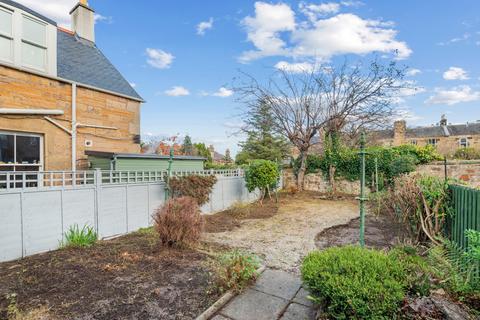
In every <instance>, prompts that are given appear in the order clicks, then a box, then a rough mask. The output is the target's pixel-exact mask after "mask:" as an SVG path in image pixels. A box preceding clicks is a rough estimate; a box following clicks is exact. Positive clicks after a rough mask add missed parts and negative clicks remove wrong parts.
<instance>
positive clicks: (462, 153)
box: [453, 147, 480, 160]
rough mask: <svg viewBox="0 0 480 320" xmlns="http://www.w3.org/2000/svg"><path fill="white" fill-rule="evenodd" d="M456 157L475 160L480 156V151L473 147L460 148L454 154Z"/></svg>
mask: <svg viewBox="0 0 480 320" xmlns="http://www.w3.org/2000/svg"><path fill="white" fill-rule="evenodd" d="M453 158H454V159H462V160H475V159H479V158H480V152H478V151H477V150H475V149H474V148H471V147H466V148H460V149H457V151H455V153H454V154H453Z"/></svg>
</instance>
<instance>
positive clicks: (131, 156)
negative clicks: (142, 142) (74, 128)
mask: <svg viewBox="0 0 480 320" xmlns="http://www.w3.org/2000/svg"><path fill="white" fill-rule="evenodd" d="M85 154H86V155H87V156H88V162H89V165H90V167H91V168H92V169H102V170H120V171H121V170H124V171H161V170H167V169H168V160H169V158H170V157H169V156H165V155H158V154H142V153H113V152H100V151H86V152H85ZM206 160H207V159H206V158H204V157H198V156H178V155H176V156H173V163H172V170H174V171H198V170H203V164H204V162H205V161H206Z"/></svg>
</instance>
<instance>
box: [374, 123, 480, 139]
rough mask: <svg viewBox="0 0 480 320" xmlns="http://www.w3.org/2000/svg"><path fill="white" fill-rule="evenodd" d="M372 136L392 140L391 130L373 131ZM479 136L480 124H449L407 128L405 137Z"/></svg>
mask: <svg viewBox="0 0 480 320" xmlns="http://www.w3.org/2000/svg"><path fill="white" fill-rule="evenodd" d="M374 135H375V137H376V138H378V139H393V130H392V129H389V130H379V131H375V132H374ZM469 135H480V123H479V122H475V123H464V124H449V125H446V126H441V125H436V126H430V127H416V128H407V131H406V133H405V136H406V137H407V138H430V137H432V138H434V137H448V136H469Z"/></svg>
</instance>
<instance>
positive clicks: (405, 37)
mask: <svg viewBox="0 0 480 320" xmlns="http://www.w3.org/2000/svg"><path fill="white" fill-rule="evenodd" d="M19 2H22V3H24V4H26V5H29V6H30V7H32V8H34V9H36V10H38V11H40V12H42V13H44V14H46V15H47V16H50V17H52V18H54V19H55V20H57V21H59V23H60V24H68V21H69V18H68V11H69V9H70V8H71V7H72V6H73V5H74V4H75V2H76V1H75V0H73V1H72V0H42V1H40V0H22V1H19ZM89 3H90V5H91V6H92V7H93V8H94V9H95V11H96V13H97V23H96V42H97V45H98V46H99V47H100V49H101V50H102V51H103V52H104V54H105V55H106V56H107V57H108V58H109V59H110V60H111V61H112V62H113V63H114V65H115V66H117V68H118V69H119V70H120V71H121V72H122V74H123V75H124V76H125V78H126V79H127V80H128V81H129V82H131V83H134V84H135V89H136V90H137V91H138V92H139V93H140V95H141V96H142V97H143V98H144V99H145V100H146V101H147V102H146V103H145V104H144V105H143V106H142V120H141V123H142V133H143V134H145V135H147V134H153V135H171V134H175V133H180V134H182V135H183V134H189V135H190V136H192V138H193V140H194V141H205V142H206V143H208V144H210V143H213V144H214V145H215V146H216V147H217V149H218V150H220V151H224V150H225V148H230V149H231V150H232V151H233V152H234V153H235V151H236V150H237V149H238V147H237V142H238V141H239V140H241V137H238V136H232V132H234V131H236V127H238V125H239V124H240V120H239V118H238V115H239V113H240V109H241V105H240V104H238V103H236V102H235V96H234V95H233V94H232V92H230V90H229V89H228V88H229V87H231V85H232V79H233V78H234V77H236V76H238V75H239V70H241V71H244V72H247V73H249V74H251V75H254V76H255V77H258V78H261V79H265V78H267V77H268V76H270V75H271V74H272V73H273V72H274V71H275V68H276V66H277V67H283V68H289V70H291V71H292V72H295V70H298V69H299V68H303V69H305V68H309V67H310V66H311V65H312V64H328V63H331V62H334V61H335V60H336V59H343V57H344V56H345V55H346V56H348V57H349V59H352V60H354V59H356V58H360V57H363V58H365V59H368V58H369V57H371V56H372V55H374V54H375V55H377V56H380V57H382V59H385V61H388V60H389V59H396V60H397V61H398V62H399V63H400V64H401V65H406V66H408V67H409V68H410V73H409V76H407V79H408V81H411V84H413V85H415V86H416V87H417V88H419V89H418V90H417V91H416V94H415V95H412V92H405V93H404V96H402V97H401V99H399V101H398V103H397V105H396V107H397V108H398V109H399V110H401V112H402V114H403V116H404V117H405V118H406V120H407V122H408V124H409V125H411V126H417V125H430V124H432V123H436V122H438V120H439V119H440V115H441V114H446V116H447V118H448V121H449V122H452V123H458V122H466V121H476V120H477V119H480V109H479V105H480V64H479V57H480V16H479V15H478V12H480V1H476V0H460V1H449V0H422V1H418V0H401V1H400V0H397V1H393V0H390V1H384V0H376V1H374V0H372V1H367V0H363V1H355V0H352V1H349V0H345V1H301V2H300V1H283V2H277V1H272V2H268V1H266V2H261V1H257V2H255V1H207V0H205V1H197V0H195V1H194V0H189V1H181V0H176V1H153V0H149V1H147V0H144V1H142V0H137V1H114V0H90V1H89ZM394 50H397V51H396V53H394Z"/></svg>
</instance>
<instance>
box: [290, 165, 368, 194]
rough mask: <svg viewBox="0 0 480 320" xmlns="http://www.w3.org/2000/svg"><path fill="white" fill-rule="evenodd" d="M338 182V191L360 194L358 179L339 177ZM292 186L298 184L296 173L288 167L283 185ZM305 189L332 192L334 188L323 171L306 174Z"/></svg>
mask: <svg viewBox="0 0 480 320" xmlns="http://www.w3.org/2000/svg"><path fill="white" fill-rule="evenodd" d="M336 182H337V186H336V187H337V192H339V193H344V194H350V195H359V194H360V183H359V182H358V181H348V180H341V179H338V180H336ZM290 186H296V179H295V175H294V174H293V170H292V169H287V170H284V171H283V187H284V188H289V187H290ZM305 190H306V191H315V192H320V193H327V192H330V191H331V190H332V188H331V186H330V182H329V181H328V179H325V177H324V176H323V173H321V172H318V173H309V174H307V175H305ZM367 192H368V188H367Z"/></svg>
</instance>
